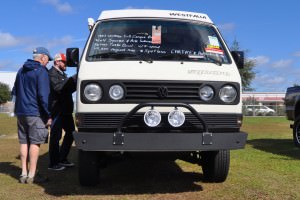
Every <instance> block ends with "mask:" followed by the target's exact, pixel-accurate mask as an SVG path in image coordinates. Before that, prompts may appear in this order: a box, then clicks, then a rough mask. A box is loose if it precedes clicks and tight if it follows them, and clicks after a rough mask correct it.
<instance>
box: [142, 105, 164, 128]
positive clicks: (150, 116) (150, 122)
mask: <svg viewBox="0 0 300 200" xmlns="http://www.w3.org/2000/svg"><path fill="white" fill-rule="evenodd" d="M160 121H161V115H160V113H159V112H158V111H156V110H153V109H151V110H148V111H147V112H146V113H145V114H144V122H145V123H146V124H147V126H149V127H155V126H158V124H159V123H160Z"/></svg>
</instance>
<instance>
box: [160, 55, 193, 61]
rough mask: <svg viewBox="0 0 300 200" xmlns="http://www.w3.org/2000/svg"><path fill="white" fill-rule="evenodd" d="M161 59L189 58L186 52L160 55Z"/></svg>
mask: <svg viewBox="0 0 300 200" xmlns="http://www.w3.org/2000/svg"><path fill="white" fill-rule="evenodd" d="M158 58H159V59H172V60H180V61H182V60H187V59H189V56H188V55H185V54H167V55H162V56H159V57H158Z"/></svg>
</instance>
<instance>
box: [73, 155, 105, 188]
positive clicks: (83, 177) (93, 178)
mask: <svg viewBox="0 0 300 200" xmlns="http://www.w3.org/2000/svg"><path fill="white" fill-rule="evenodd" d="M99 171H100V170H99V166H98V154H97V152H92V151H83V150H79V151H78V177H79V183H80V185H82V186H95V185H97V184H98V183H99V174H100V173H99Z"/></svg>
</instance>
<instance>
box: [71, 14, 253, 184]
mask: <svg viewBox="0 0 300 200" xmlns="http://www.w3.org/2000/svg"><path fill="white" fill-rule="evenodd" d="M88 22H89V28H90V31H91V32H90V36H89V38H88V39H87V43H86V46H85V48H84V50H83V52H82V55H81V58H80V60H79V53H78V52H79V51H78V49H77V48H69V49H67V59H68V65H69V66H77V67H78V79H77V89H78V90H77V111H76V123H77V128H78V131H76V132H74V139H75V143H76V146H77V148H78V149H79V154H78V158H79V181H80V184H82V185H95V184H97V183H98V182H99V172H100V170H99V168H100V166H102V165H103V164H104V163H105V164H109V163H106V162H107V161H108V160H109V159H108V158H109V157H110V156H111V155H114V157H115V155H116V154H120V155H123V156H125V155H128V154H130V155H131V156H133V157H134V155H135V154H139V155H140V154H141V153H142V154H143V157H144V158H145V157H147V155H150V154H151V157H152V158H153V157H160V155H164V156H163V158H164V159H170V160H175V159H183V160H186V161H190V162H192V163H195V164H199V165H201V166H202V170H203V175H204V178H205V179H206V180H207V181H210V182H223V181H225V180H226V177H227V175H228V171H229V161H230V150H232V149H241V148H244V146H245V143H246V138H247V134H246V133H244V132H241V131H240V127H241V124H242V102H241V77H240V74H239V71H238V68H241V67H243V62H244V60H243V59H244V58H243V52H237V51H233V52H230V51H229V49H228V47H227V46H226V44H225V42H224V40H223V39H222V36H221V34H220V33H219V30H218V29H217V27H216V26H215V25H214V24H213V22H212V21H211V19H210V18H209V17H208V16H207V15H206V14H201V13H193V12H184V11H169V10H111V11H103V12H102V13H101V14H100V16H99V18H98V20H96V21H94V20H92V19H89V20H88ZM153 155H154V156H153Z"/></svg>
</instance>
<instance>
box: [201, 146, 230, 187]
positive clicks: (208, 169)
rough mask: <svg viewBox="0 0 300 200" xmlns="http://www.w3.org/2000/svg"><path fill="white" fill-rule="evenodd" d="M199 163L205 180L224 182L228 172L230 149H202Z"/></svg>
mask: <svg viewBox="0 0 300 200" xmlns="http://www.w3.org/2000/svg"><path fill="white" fill-rule="evenodd" d="M201 164H202V171H203V177H204V180H205V181H207V182H211V183H221V182H224V181H225V180H226V178H227V175H228V172H229V165H230V151H229V150H220V151H203V152H201Z"/></svg>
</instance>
